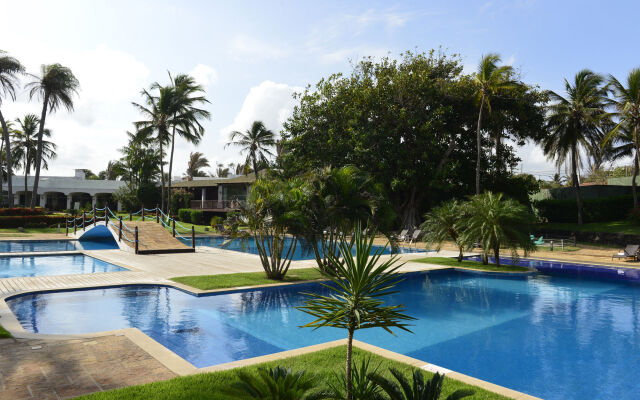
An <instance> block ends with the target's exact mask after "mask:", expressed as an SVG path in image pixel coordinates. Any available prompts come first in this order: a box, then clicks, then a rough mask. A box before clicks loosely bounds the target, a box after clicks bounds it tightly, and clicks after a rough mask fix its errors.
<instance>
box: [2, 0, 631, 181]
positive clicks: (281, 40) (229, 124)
mask: <svg viewBox="0 0 640 400" xmlns="http://www.w3.org/2000/svg"><path fill="white" fill-rule="evenodd" d="M639 11H640V5H638V3H636V2H631V1H617V2H607V3H604V2H600V1H536V0H528V1H527V0H512V1H507V0H504V1H499V0H493V1H492V0H489V1H429V2H402V1H399V2H392V1H366V2H365V1H362V2H356V1H353V2H344V1H322V2H320V1H317V2H300V1H215V2H214V1H181V2H178V1H175V2H167V1H136V2H132V1H55V2H52V1H42V2H35V1H15V0H13V1H6V0H0V14H1V15H3V24H5V25H3V26H2V35H1V36H0V49H2V50H6V51H8V52H10V53H11V54H12V55H14V56H16V57H18V58H19V59H20V60H21V61H22V62H23V63H24V64H25V65H26V67H27V69H28V71H29V72H36V71H37V70H38V68H39V65H40V64H42V63H53V62H59V63H61V64H63V65H66V66H69V67H71V68H72V69H73V70H74V72H75V73H76V75H77V76H78V78H79V79H80V83H81V85H82V92H81V93H80V97H79V98H78V100H77V105H76V111H75V112H74V113H66V112H64V111H60V112H58V113H56V114H54V115H53V116H51V117H50V118H48V120H47V121H48V124H49V125H48V126H50V127H51V128H52V130H53V132H54V140H55V141H56V142H57V143H58V144H59V145H60V148H59V154H60V156H59V157H58V159H57V160H55V161H54V162H53V163H52V165H51V169H50V172H49V173H48V174H52V175H54V174H55V175H68V174H70V173H71V172H72V171H71V170H72V169H73V168H89V169H92V170H94V171H99V170H101V169H104V167H105V166H106V163H107V161H108V160H110V159H116V158H118V157H119V154H118V153H117V148H119V147H121V146H123V145H124V144H125V142H126V139H125V137H126V135H125V132H126V131H127V130H131V129H132V126H131V122H132V121H134V120H135V119H136V117H137V116H136V113H135V110H134V109H133V107H132V106H131V105H130V102H131V101H139V100H140V98H139V95H138V93H139V91H140V89H142V88H143V87H146V86H148V85H149V84H150V83H151V82H153V81H159V82H166V81H167V80H168V77H167V70H169V71H171V72H172V73H174V74H175V73H179V72H187V73H192V74H193V75H194V76H196V78H197V79H198V80H199V81H200V82H201V83H202V84H203V85H205V86H206V88H207V93H208V97H209V98H210V99H211V101H212V104H211V105H210V107H209V109H210V111H211V112H212V115H213V119H212V121H211V122H208V123H207V124H206V129H207V133H206V138H205V140H204V141H203V142H202V143H201V144H200V146H198V147H197V148H194V147H193V146H191V145H188V144H185V143H178V146H177V150H178V151H177V155H176V172H175V173H174V175H179V174H181V173H183V172H184V170H185V168H186V160H187V158H188V153H189V151H195V150H197V151H201V152H203V153H205V155H206V156H207V157H208V158H209V160H210V161H212V163H213V162H225V163H226V162H231V161H238V160H240V159H241V158H240V156H239V155H238V154H237V152H236V150H234V149H232V148H227V149H225V148H224V144H225V143H226V141H227V138H228V133H229V131H231V130H234V129H246V128H247V127H248V124H249V123H250V122H251V121H253V120H255V119H262V120H264V121H265V123H266V124H267V126H268V127H270V128H271V129H274V130H279V129H280V128H281V123H282V121H284V120H285V119H286V117H287V116H288V115H289V114H290V112H291V109H292V107H293V105H294V102H293V101H292V100H291V93H293V92H294V91H296V90H300V88H302V87H304V86H306V85H307V84H310V83H311V84H313V83H315V82H316V81H318V80H319V79H320V78H321V77H323V76H327V75H329V74H331V73H334V72H348V71H349V70H350V66H349V62H350V60H354V59H355V60H357V59H358V58H360V57H363V56H369V55H371V56H376V57H380V56H384V55H387V54H390V55H391V56H397V55H398V54H399V53H400V52H402V51H405V50H419V51H423V50H424V51H427V50H429V49H432V48H438V47H440V46H442V47H443V48H444V49H446V50H447V51H448V52H451V53H459V54H460V55H461V56H462V59H463V62H464V64H465V68H466V69H467V70H468V71H472V70H473V69H474V66H475V64H476V63H477V62H478V60H479V59H480V57H481V55H482V54H484V53H487V52H498V53H500V54H501V55H502V57H503V60H504V61H505V62H506V63H510V64H512V65H513V66H514V67H516V68H518V69H519V70H520V71H521V73H522V76H523V78H524V80H525V81H526V82H528V83H537V84H539V85H540V86H541V87H543V88H545V89H552V90H556V91H562V90H563V86H562V81H563V78H565V77H572V76H573V75H574V74H575V73H576V72H577V71H578V70H579V69H581V68H591V69H593V70H595V71H597V72H601V73H607V74H608V73H612V74H614V75H616V76H617V77H619V78H623V77H624V76H626V74H627V73H628V71H629V70H630V69H631V68H634V67H637V66H640V59H639V58H638V45H637V41H638V38H639V37H640V27H638V24H637V23H636V20H637V18H636V16H637V15H638V12H639ZM6 17H8V18H6ZM39 110H40V105H39V104H37V103H33V102H31V103H30V102H28V99H27V97H26V96H25V95H24V94H22V95H21V96H20V97H19V99H18V101H17V102H15V103H11V102H5V104H4V105H3V113H4V114H5V117H7V118H9V119H14V118H15V117H18V116H21V115H23V114H25V113H27V112H35V113H38V112H39ZM519 152H520V155H521V157H522V158H523V160H524V163H523V169H524V170H525V171H531V172H536V173H540V172H545V173H551V172H552V170H553V169H554V167H553V164H552V163H549V162H547V161H546V160H545V158H544V156H543V155H542V154H541V152H540V150H539V149H537V148H536V147H535V146H534V145H528V146H526V147H524V148H522V149H520V150H519Z"/></svg>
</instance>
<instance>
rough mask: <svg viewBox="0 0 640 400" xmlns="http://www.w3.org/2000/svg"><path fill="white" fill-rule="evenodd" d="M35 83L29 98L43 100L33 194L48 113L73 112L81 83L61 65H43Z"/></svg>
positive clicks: (36, 190) (33, 82)
mask: <svg viewBox="0 0 640 400" xmlns="http://www.w3.org/2000/svg"><path fill="white" fill-rule="evenodd" d="M31 77H32V78H33V81H31V82H29V83H28V84H27V86H26V87H27V88H29V97H30V98H31V99H33V98H34V97H37V98H39V99H41V100H42V113H41V115H40V125H39V128H38V143H37V145H36V166H35V170H36V174H35V177H34V180H33V193H38V183H39V181H40V169H41V166H42V152H43V137H44V127H45V121H46V119H47V110H48V112H55V111H56V110H57V109H58V108H60V107H61V106H62V107H64V108H66V109H67V111H73V96H74V95H75V94H77V93H78V89H79V88H80V83H79V82H78V80H77V79H76V77H75V76H74V75H73V72H71V70H70V69H69V68H67V67H63V66H62V65H60V64H50V65H42V67H41V69H40V75H39V76H37V75H31ZM37 197H38V196H32V197H31V208H32V209H34V208H35V206H36V198H37Z"/></svg>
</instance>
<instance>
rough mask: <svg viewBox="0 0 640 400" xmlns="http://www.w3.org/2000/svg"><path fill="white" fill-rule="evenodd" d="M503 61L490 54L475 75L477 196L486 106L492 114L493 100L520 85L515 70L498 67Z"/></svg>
mask: <svg viewBox="0 0 640 400" xmlns="http://www.w3.org/2000/svg"><path fill="white" fill-rule="evenodd" d="M500 61H501V59H500V56H499V55H498V54H495V53H490V54H487V55H485V56H483V57H482V59H481V60H480V64H479V65H478V71H477V72H476V73H475V74H474V78H473V79H474V81H475V84H476V86H477V90H476V96H477V98H478V100H479V103H480V111H479V112H478V126H477V129H476V137H477V139H476V140H477V158H476V194H480V160H481V158H482V113H483V111H484V108H485V106H486V108H487V112H489V113H491V99H492V98H493V97H494V96H497V95H499V94H501V93H504V92H507V91H509V90H511V89H513V88H515V87H516V86H518V83H517V82H515V81H514V80H513V79H512V76H513V68H512V67H511V66H509V65H502V66H498V63H499V62H500Z"/></svg>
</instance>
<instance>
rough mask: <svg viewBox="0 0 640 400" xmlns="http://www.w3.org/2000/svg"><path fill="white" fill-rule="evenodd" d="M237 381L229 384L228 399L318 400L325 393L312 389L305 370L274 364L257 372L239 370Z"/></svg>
mask: <svg viewBox="0 0 640 400" xmlns="http://www.w3.org/2000/svg"><path fill="white" fill-rule="evenodd" d="M237 375H238V379H239V382H235V383H233V384H231V385H230V387H229V389H228V390H227V393H226V396H227V397H228V398H230V399H242V400H245V399H262V400H319V399H326V398H327V393H326V392H323V391H313V389H314V387H315V386H316V385H315V384H314V381H313V377H311V376H309V375H307V374H306V373H305V371H298V372H292V370H291V368H288V369H287V368H285V367H281V366H276V367H273V368H271V369H267V368H261V369H259V370H258V372H257V374H251V373H249V372H246V371H243V370H239V371H238V372H237Z"/></svg>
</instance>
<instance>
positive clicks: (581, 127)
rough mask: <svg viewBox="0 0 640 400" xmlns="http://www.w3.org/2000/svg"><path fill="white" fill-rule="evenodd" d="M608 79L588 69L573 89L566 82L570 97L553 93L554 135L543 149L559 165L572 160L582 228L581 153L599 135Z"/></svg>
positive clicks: (550, 125) (551, 117)
mask: <svg viewBox="0 0 640 400" xmlns="http://www.w3.org/2000/svg"><path fill="white" fill-rule="evenodd" d="M603 82H604V78H603V77H602V76H601V75H598V74H596V73H594V72H592V71H590V70H588V69H583V70H582V71H580V72H578V73H577V74H576V76H575V78H574V82H573V85H572V84H571V83H569V81H568V80H566V79H565V80H564V86H565V90H566V92H567V95H566V97H562V96H560V95H559V94H557V93H555V92H549V96H550V97H551V99H552V100H553V101H555V103H554V104H552V105H551V106H550V107H549V114H548V116H547V128H548V130H549V132H550V134H549V135H548V136H547V137H546V138H545V139H543V141H542V148H543V150H544V153H545V154H546V155H547V157H549V158H551V159H555V160H556V163H557V164H558V165H560V164H562V163H564V162H565V161H566V160H567V159H568V160H569V163H570V167H571V183H572V186H573V187H574V188H575V192H576V202H577V205H578V224H580V225H582V223H583V218H582V197H581V195H580V183H579V181H578V165H579V163H580V150H581V149H588V148H589V145H590V143H592V142H593V138H594V137H597V136H598V135H599V129H600V127H601V125H602V121H603V117H604V116H606V115H607V114H606V113H605V98H606V88H604V87H603Z"/></svg>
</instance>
